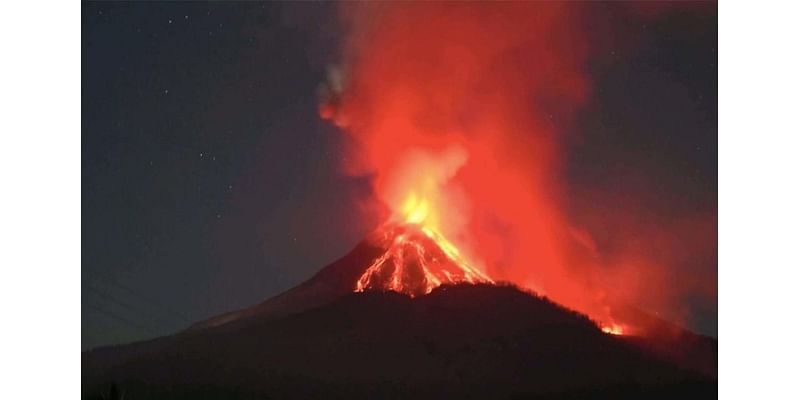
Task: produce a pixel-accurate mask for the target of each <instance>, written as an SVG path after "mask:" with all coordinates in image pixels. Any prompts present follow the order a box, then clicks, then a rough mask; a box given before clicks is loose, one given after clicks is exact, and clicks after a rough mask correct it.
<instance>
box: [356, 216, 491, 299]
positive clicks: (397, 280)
mask: <svg viewBox="0 0 800 400" xmlns="http://www.w3.org/2000/svg"><path fill="white" fill-rule="evenodd" d="M382 241H383V243H381V245H380V246H381V247H382V248H385V249H386V252H384V253H383V254H382V255H381V256H380V257H378V258H377V259H375V261H374V262H373V263H372V264H371V265H370V266H369V268H367V270H366V271H364V274H363V275H361V277H360V278H359V279H358V282H357V284H356V291H357V292H362V291H364V290H393V291H396V292H400V293H405V294H408V295H410V296H412V297H413V296H418V295H423V294H428V293H430V292H431V291H432V290H433V289H434V288H436V287H437V286H440V285H442V284H455V283H493V281H492V279H490V278H489V277H488V276H486V275H485V274H484V273H483V272H481V271H479V270H478V269H476V268H474V267H472V266H470V265H469V264H468V263H467V262H466V261H464V260H463V259H462V258H461V256H460V255H459V252H458V249H456V248H455V246H453V245H452V244H451V243H450V242H448V241H447V239H445V238H444V237H443V236H442V235H441V234H439V233H437V232H436V231H434V230H433V229H430V228H427V227H424V226H421V225H418V224H402V225H387V227H386V228H385V230H384V232H383V239H382Z"/></svg>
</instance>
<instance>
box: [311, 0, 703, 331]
mask: <svg viewBox="0 0 800 400" xmlns="http://www.w3.org/2000/svg"><path fill="white" fill-rule="evenodd" d="M668 12H670V10H662V9H659V8H651V7H644V8H643V7H639V6H637V7H635V8H629V9H627V10H626V15H627V16H628V18H629V19H630V20H632V21H641V22H642V23H646V22H647V21H649V20H651V19H652V18H655V17H656V16H658V15H662V14H664V13H668ZM586 13H587V9H585V8H584V7H583V6H581V5H576V4H570V3H533V4H497V3H492V4H473V3H469V4H440V3H422V4H418V3H413V4H377V5H376V4H371V5H364V4H357V5H354V4H348V5H346V6H344V7H343V8H342V10H341V16H342V21H343V23H344V25H345V26H346V27H347V32H348V35H347V36H346V37H347V40H346V41H345V43H344V44H343V46H342V51H341V55H342V60H341V61H340V62H341V64H340V65H339V66H338V68H339V70H338V71H337V76H335V77H334V78H333V79H332V82H329V86H328V87H327V88H326V89H327V92H326V95H325V96H324V99H323V100H324V103H323V106H322V109H321V113H322V114H323V117H326V118H330V119H332V120H333V121H334V122H335V123H336V124H337V125H338V126H339V127H340V129H341V131H342V132H343V133H344V134H346V135H347V137H348V138H349V139H350V140H349V141H348V142H347V145H348V146H347V148H345V149H344V150H343V151H345V152H346V153H347V157H346V158H345V160H347V161H346V162H345V163H344V165H342V168H343V171H344V172H345V173H346V174H348V175H353V176H368V177H370V178H371V181H372V186H373V196H372V197H371V198H370V199H367V200H369V201H371V202H372V204H373V207H372V208H371V209H373V210H374V209H377V210H381V211H380V213H382V215H384V216H385V217H386V218H388V217H389V216H390V215H392V214H396V213H398V212H402V209H403V207H404V205H405V204H406V203H407V202H408V201H409V198H410V197H412V198H415V199H423V201H425V202H426V207H429V208H430V210H429V212H428V214H429V217H428V220H427V221H426V222H427V223H428V224H429V225H433V226H434V227H435V228H436V229H437V230H438V231H440V232H442V234H443V235H444V236H446V237H447V238H448V239H449V240H450V241H452V242H453V243H454V244H455V245H456V246H457V247H458V248H459V249H460V250H461V251H462V253H464V254H465V256H466V257H467V259H469V261H470V262H471V263H472V264H475V265H477V266H478V267H480V268H481V269H483V270H484V271H485V272H486V273H487V274H489V275H490V276H491V277H492V278H493V279H495V280H501V281H509V282H513V283H515V284H517V285H519V286H522V287H524V288H528V289H532V290H535V291H537V292H539V293H542V294H545V295H547V296H549V297H551V298H552V299H554V300H556V301H558V302H560V303H562V304H564V305H566V306H568V307H571V308H574V309H576V310H579V311H581V312H584V313H587V314H588V315H589V316H590V317H592V318H595V319H597V320H598V321H602V322H606V323H609V324H610V323H614V324H623V325H627V326H630V327H631V328H632V329H636V326H635V325H636V321H631V320H625V317H623V316H621V315H619V314H620V313H616V315H615V307H616V306H617V304H634V305H639V306H642V307H645V308H648V309H650V310H651V311H654V312H659V313H662V312H663V313H664V314H665V315H670V316H672V317H673V318H682V315H683V314H682V304H683V303H682V300H683V299H684V298H685V297H686V296H687V295H688V294H690V293H691V292H693V291H697V290H698V288H699V287H700V288H704V289H703V290H707V291H710V292H712V293H713V297H714V298H715V297H716V283H715V282H714V283H713V285H712V284H711V283H710V282H699V283H698V282H697V281H698V280H702V279H701V278H698V277H693V276H691V274H689V275H687V276H682V277H680V279H675V277H674V274H675V273H677V272H676V271H677V269H676V268H675V265H676V264H678V263H681V262H682V260H683V258H682V254H685V253H690V252H692V251H693V249H697V248H699V249H697V251H700V252H703V251H705V247H704V246H706V247H708V246H711V243H712V242H715V240H716V230H715V216H711V215H706V214H697V215H683V216H682V217H683V218H680V219H678V220H675V221H673V222H672V223H671V224H670V225H668V226H662V225H659V224H657V223H651V224H648V223H647V222H645V221H647V218H648V210H647V209H642V207H640V206H637V205H636V202H635V199H636V198H637V196H639V195H638V194H634V193H633V191H636V190H637V189H636V188H635V187H634V188H632V189H631V191H632V192H631V193H628V194H629V195H627V196H626V194H625V192H624V191H623V192H622V195H621V196H619V197H620V198H618V199H617V200H616V205H617V207H610V208H609V207H604V208H602V209H599V208H598V206H599V204H600V202H601V201H609V200H608V199H609V198H610V197H613V196H615V193H618V192H617V191H615V190H610V189H609V188H606V187H598V188H595V189H594V190H587V191H586V192H585V193H582V195H583V196H584V198H581V199H575V198H572V196H574V195H575V194H576V193H580V191H579V190H578V191H576V190H573V188H571V187H569V184H568V182H567V179H566V175H567V170H566V169H567V165H566V164H567V159H568V157H570V153H569V147H570V144H572V143H575V142H576V141H578V142H580V141H588V142H590V143H591V142H592V140H591V139H592V138H588V139H587V138H584V137H575V136H574V134H572V133H571V132H572V131H573V130H572V129H570V127H571V123H572V121H574V120H575V119H576V114H577V113H578V112H580V110H581V109H582V107H584V106H585V105H586V104H587V102H588V101H589V100H590V98H591V97H592V95H593V89H594V82H593V76H592V75H591V74H590V73H589V65H590V62H591V61H592V60H593V59H595V58H596V56H597V55H598V54H600V53H604V52H607V51H608V46H609V43H615V44H616V45H617V46H619V47H618V48H621V49H627V48H635V47H636V46H637V43H636V42H635V41H634V40H616V41H615V40H612V39H613V35H611V34H609V33H608V32H613V30H610V31H609V30H606V29H603V27H602V26H595V27H594V28H593V29H595V30H594V31H592V30H591V29H589V28H587V26H586V25H585V24H584V23H582V21H584V18H585V17H586ZM642 134H645V133H642ZM584 135H587V136H589V135H592V132H587V133H584ZM597 168H603V166H601V165H599V166H598V167H597ZM631 169H634V170H635V166H631ZM645 191H646V190H645ZM637 193H638V192H637ZM593 198H596V199H597V203H595V202H593V200H592V199H593ZM600 210H602V212H599V211H600ZM653 222H655V221H653ZM604 226H613V227H615V230H614V232H616V233H617V235H618V236H617V237H615V238H614V240H613V241H612V244H613V245H608V240H606V239H607V238H606V237H601V238H600V240H599V241H600V244H598V237H597V236H598V234H597V233H596V232H598V230H599V231H600V232H603V227H604ZM601 236H602V235H601ZM714 248H715V247H714ZM714 278H715V276H714ZM689 282H691V283H689ZM709 286H713V287H712V288H711V289H709V288H708V287H709Z"/></svg>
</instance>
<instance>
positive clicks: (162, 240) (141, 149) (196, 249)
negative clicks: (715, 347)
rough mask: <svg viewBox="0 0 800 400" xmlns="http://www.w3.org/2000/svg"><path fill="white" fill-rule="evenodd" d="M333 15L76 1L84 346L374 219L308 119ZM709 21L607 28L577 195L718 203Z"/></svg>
mask: <svg viewBox="0 0 800 400" xmlns="http://www.w3.org/2000/svg"><path fill="white" fill-rule="evenodd" d="M335 8H336V6H335V5H333V4H319V3H302V4H288V3H287V4H278V3H270V4H256V3H244V4H216V3H215V4H197V3H167V4H154V3H134V4H119V3H84V4H83V5H82V9H83V10H82V12H83V16H82V19H83V20H82V25H83V27H82V54H81V57H82V104H81V108H82V139H81V140H82V183H81V184H82V238H81V240H82V249H81V250H82V286H81V292H82V313H81V318H82V321H81V322H82V324H81V326H82V348H83V349H87V348H91V347H95V346H98V345H105V344H112V343H123V342H129V341H133V340H139V339H144V338H149V337H154V336H159V335H164V334H169V333H172V332H175V331H177V330H180V329H182V328H184V327H186V326H188V325H189V324H190V323H192V322H194V321H197V320H201V319H205V318H207V317H210V316H213V315H216V314H219V313H222V312H225V311H229V310H232V309H237V308H242V307H246V306H249V305H252V304H254V303H257V302H260V301H261V300H263V299H265V298H268V297H270V296H273V295H275V294H277V293H279V292H281V291H283V290H286V289H288V288H290V287H292V286H294V285H296V284H298V283H300V282H302V281H303V280H305V279H307V278H309V277H310V276H311V275H312V274H313V273H315V272H316V271H317V270H319V269H320V268H321V267H323V266H325V265H327V264H328V263H330V262H331V261H333V260H335V259H336V258H338V257H340V256H342V255H344V254H345V253H346V252H347V251H349V250H350V249H351V248H352V246H354V245H355V244H356V243H357V242H359V241H360V240H361V239H362V238H363V237H364V236H365V234H366V232H368V231H370V230H371V229H372V228H374V227H375V226H376V225H377V223H378V222H379V221H369V220H365V218H364V217H363V215H362V214H361V213H360V212H359V209H358V204H359V199H362V198H364V197H366V196H368V195H369V193H370V188H369V182H367V181H366V180H364V179H355V178H350V177H346V176H344V175H342V174H340V173H338V172H337V171H338V168H339V165H340V161H341V160H340V159H339V157H341V156H342V152H341V151H340V150H339V149H340V145H341V143H340V141H341V140H342V135H341V134H339V133H338V132H337V130H336V128H335V127H333V126H331V124H329V123H327V122H326V121H323V120H321V119H320V118H319V117H318V115H317V106H318V97H317V89H318V87H319V85H320V82H322V81H323V80H324V79H325V71H326V66H327V65H328V64H329V63H330V62H332V61H335V60H336V57H337V46H338V43H339V40H340V39H341V32H340V27H339V26H337V22H336V21H337V20H336V13H335ZM716 21H717V16H716V10H715V8H711V9H710V10H706V11H703V12H675V13H670V14H668V15H666V16H665V17H663V18H657V19H655V20H652V21H650V22H648V23H646V24H642V23H639V24H637V25H636V26H625V27H624V28H623V29H622V30H621V31H620V32H621V33H620V34H619V35H620V37H614V36H612V37H610V38H608V39H607V40H610V41H612V43H613V42H614V41H616V40H619V41H625V42H626V43H627V42H630V40H628V39H630V37H632V36H633V37H635V42H636V44H635V46H631V45H626V47H625V48H626V49H630V48H635V50H634V51H631V50H626V51H622V50H620V52H619V53H618V52H616V51H613V50H612V51H610V52H608V53H607V54H603V55H602V56H599V57H595V58H594V59H593V61H592V64H591V65H590V66H588V67H589V68H590V70H591V72H592V76H593V78H594V81H595V86H596V87H595V90H594V92H593V95H592V98H591V100H590V101H589V103H588V104H586V106H585V107H584V109H582V110H581V112H580V113H579V118H578V120H577V121H575V122H574V123H572V124H570V129H576V130H579V131H580V130H585V131H587V132H588V131H591V132H592V135H578V136H581V137H585V138H586V139H585V140H581V141H578V142H575V143H571V144H570V148H569V156H568V158H567V162H568V166H567V178H568V180H569V182H570V187H571V192H572V194H574V196H573V198H576V199H583V200H576V202H580V201H592V202H596V203H597V204H598V207H603V204H612V205H613V204H619V203H618V202H617V201H616V199H617V198H616V197H615V196H614V192H613V190H612V191H609V190H607V189H604V190H595V189H596V188H613V187H615V186H624V187H626V188H631V187H633V188H634V190H632V191H627V192H633V193H635V195H631V196H629V198H628V200H629V201H631V202H632V203H635V204H637V207H641V208H644V209H647V210H650V212H652V213H653V214H654V215H655V217H654V220H655V221H660V220H669V219H672V218H673V217H674V216H676V215H691V214H693V213H703V214H709V213H710V214H713V215H716V209H717V53H716V47H717V22H716ZM604 23H611V24H617V25H625V21H624V20H623V21H604ZM609 48H612V49H613V48H614V46H610V47H609ZM631 171H634V172H631ZM598 192H602V193H606V194H607V196H606V197H605V198H598V196H596V194H597V193H598ZM627 192H626V193H627ZM582 193H592V194H593V196H591V197H592V198H587V197H588V196H582V195H581V194H582ZM645 194H646V195H645ZM604 202H605V203H604ZM609 207H610V205H609ZM576 209H583V207H577V206H576ZM604 222H605V221H604V220H603V219H602V218H600V219H596V220H595V223H597V224H603V223H604ZM714 229H716V220H714ZM609 230H610V231H613V229H612V228H609ZM714 232H715V233H714V234H716V230H714ZM609 235H613V232H612V233H609ZM716 263H717V260H716V245H715V246H714V248H713V249H709V251H708V252H705V253H704V254H703V255H702V256H701V257H693V258H691V259H688V260H687V262H686V263H685V265H686V268H695V269H698V270H702V271H704V272H705V273H706V275H707V279H709V280H713V281H714V287H716V283H715V282H716V271H717V264H716ZM714 297H716V293H714ZM701 303H703V302H700V301H698V302H697V306H696V307H695V309H693V310H692V311H693V312H692V319H691V320H690V325H691V326H690V328H692V329H694V330H696V331H699V332H703V333H707V334H712V335H716V332H717V314H716V312H717V311H716V303H714V305H713V307H708V306H707V305H706V306H704V307H701V306H700V304H701ZM706 303H707V302H706ZM690 304H691V303H690Z"/></svg>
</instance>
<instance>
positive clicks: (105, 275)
mask: <svg viewBox="0 0 800 400" xmlns="http://www.w3.org/2000/svg"><path fill="white" fill-rule="evenodd" d="M85 268H86V269H88V270H89V271H92V272H94V273H95V274H97V275H98V276H100V277H102V278H103V279H104V280H105V281H107V282H109V283H111V284H112V285H114V286H116V287H118V288H120V289H122V290H124V291H126V292H128V294H130V295H132V296H133V297H136V298H137V299H139V300H140V301H143V302H145V303H148V304H150V305H151V306H152V307H155V308H157V309H158V310H160V311H162V312H167V313H169V314H172V315H173V316H174V317H177V318H179V319H180V321H181V322H182V323H184V324H188V323H189V318H187V317H186V316H185V315H184V314H182V313H180V312H178V311H175V310H174V309H172V308H171V307H168V306H166V305H165V304H163V303H161V302H159V301H157V300H154V299H152V298H149V297H147V296H145V295H142V294H140V293H138V292H137V291H135V290H133V289H131V288H130V287H128V286H126V285H123V284H121V283H119V281H117V280H116V279H115V278H114V277H112V276H111V275H110V274H108V273H107V272H104V271H100V270H98V269H95V268H92V267H85Z"/></svg>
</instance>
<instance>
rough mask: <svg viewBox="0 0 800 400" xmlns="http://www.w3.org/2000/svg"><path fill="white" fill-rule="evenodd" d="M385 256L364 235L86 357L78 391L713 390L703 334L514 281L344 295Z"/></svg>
mask: <svg viewBox="0 0 800 400" xmlns="http://www.w3.org/2000/svg"><path fill="white" fill-rule="evenodd" d="M382 251H383V249H382V248H381V247H380V246H376V245H375V242H374V241H371V240H367V241H365V242H363V243H361V244H359V245H358V246H356V248H355V249H354V250H353V251H351V252H350V253H349V254H347V255H346V256H345V257H343V258H342V259H340V260H338V261H336V262H334V263H333V264H331V265H330V266H328V267H326V268H324V269H323V270H321V271H320V272H319V273H317V274H316V275H315V276H314V277H312V278H311V279H310V280H309V281H307V282H305V283H303V284H301V285H299V286H297V287H295V288H293V289H291V290H289V291H287V292H284V293H282V294H280V295H278V296H276V297H273V298H271V299H269V300H267V301H264V302H262V303H260V304H258V305H255V306H253V307H251V308H248V309H244V310H240V311H236V312H233V313H228V314H225V315H222V316H219V317H215V318H211V319H209V320H206V321H203V322H201V323H198V324H195V325H194V326H193V327H191V328H190V329H188V330H186V331H183V332H179V333H177V334H175V335H172V336H166V337H162V338H158V339H154V340H150V341H145V342H139V343H133V344H129V345H121V346H112V347H106V348H101V349H95V350H91V351H87V352H84V353H83V354H82V392H83V397H84V398H102V397H101V396H103V395H104V394H107V393H109V390H110V389H109V388H112V387H113V389H114V391H115V392H117V393H125V396H126V398H153V399H161V398H163V399H167V398H169V399H180V398H186V399H196V398H204V399H217V398H219V399H250V398H280V399H285V398H289V399H291V398H298V399H299V398H348V399H353V398H415V399H417V398H598V397H599V398H605V397H613V398H637V399H638V398H674V397H689V396H691V397H692V398H710V397H712V396H713V397H716V341H715V340H713V339H710V338H703V337H700V336H697V335H694V334H691V333H689V332H686V331H683V330H680V332H679V334H673V333H670V334H668V335H666V336H665V337H664V338H658V337H656V338H655V339H651V338H630V337H620V336H613V335H608V334H605V333H602V332H601V331H600V330H599V329H598V328H597V326H596V325H595V324H594V323H593V322H592V321H591V320H589V319H588V318H587V317H585V316H584V315H582V314H579V313H576V312H574V311H571V310H568V309H566V308H563V307H561V306H559V305H557V304H555V303H553V302H551V301H549V300H548V299H546V298H542V297H539V296H537V295H535V294H532V293H527V292H524V291H521V290H519V289H517V288H515V287H513V286H511V285H489V284H479V285H470V284H461V285H444V286H440V287H438V288H436V289H434V290H433V291H432V292H431V293H430V294H428V295H424V296H417V297H415V298H410V297H408V296H406V295H404V294H400V293H395V292H376V291H373V292H369V291H368V292H363V293H353V285H354V282H355V281H356V280H357V279H358V277H359V276H360V275H361V274H362V273H363V271H364V270H365V268H366V267H367V266H368V265H369V264H370V262H371V261H372V260H374V259H375V257H377V256H378V255H380V254H381V252H382ZM654 321H657V320H654ZM653 324H654V325H653V327H654V329H658V328H657V326H658V323H657V322H654V323H653ZM698 338H699V339H698ZM690 339H691V340H690ZM708 341H710V342H708ZM696 342H698V343H701V344H702V346H698V345H697V343H696ZM709 343H711V344H709ZM693 349H694V350H693ZM697 349H700V350H702V351H698V350H697ZM693 351H696V353H693Z"/></svg>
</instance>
